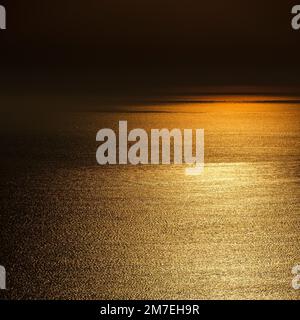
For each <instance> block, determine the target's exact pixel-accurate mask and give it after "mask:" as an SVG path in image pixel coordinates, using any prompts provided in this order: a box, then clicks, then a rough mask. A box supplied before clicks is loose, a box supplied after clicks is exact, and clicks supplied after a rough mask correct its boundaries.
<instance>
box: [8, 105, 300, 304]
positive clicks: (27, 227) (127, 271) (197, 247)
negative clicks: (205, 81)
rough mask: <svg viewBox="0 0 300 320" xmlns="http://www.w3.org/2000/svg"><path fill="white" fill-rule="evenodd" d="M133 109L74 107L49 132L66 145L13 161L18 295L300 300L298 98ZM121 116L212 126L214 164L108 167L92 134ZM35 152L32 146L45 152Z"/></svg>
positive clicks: (208, 157)
mask: <svg viewBox="0 0 300 320" xmlns="http://www.w3.org/2000/svg"><path fill="white" fill-rule="evenodd" d="M136 108H137V107H134V108H132V109H130V110H127V112H123V113H122V112H120V113H103V114H102V113H99V112H97V113H78V114H72V115H68V117H67V118H66V119H64V122H63V126H62V127H61V128H60V130H59V131H56V132H55V133H53V134H52V135H51V134H50V133H48V134H49V136H46V138H47V141H55V142H56V143H57V145H55V144H54V145H53V146H52V148H48V146H47V145H45V149H42V150H40V149H39V152H40V153H39V156H35V157H33V156H31V157H30V158H29V159H28V162H26V161H27V159H26V158H22V162H21V161H20V160H18V159H14V158H13V160H14V161H15V162H14V163H19V164H20V165H19V166H20V168H21V169H22V170H19V171H17V173H18V174H17V175H15V171H16V170H18V166H14V168H13V170H14V174H13V175H12V176H13V178H12V177H11V176H9V179H7V181H8V182H7V183H6V184H4V186H5V188H3V189H2V190H3V193H5V196H6V197H5V201H6V202H5V203H4V205H5V206H4V207H5V208H6V209H7V210H6V211H7V212H12V213H13V214H11V215H9V218H7V220H8V221H9V224H8V225H7V230H14V231H16V232H15V233H14V237H15V239H16V240H14V241H15V242H16V243H18V247H17V248H16V252H17V254H13V255H12V256H11V257H10V259H11V260H10V261H9V262H10V263H9V265H12V266H13V268H14V272H15V274H16V277H15V278H14V279H13V280H12V281H13V283H12V286H13V288H14V290H13V291H10V292H9V293H8V294H11V295H13V296H14V297H15V298H20V297H28V296H30V297H34V298H45V297H48V298H72V299H76V298H78V299H80V298H81V299H82V298H83V299H86V298H89V299H105V298H108V299H143V298H149V299H176V298H178V299H233V298H237V299H243V298H245V299H252V298H255V299H275V298H279V299H299V292H298V291H295V290H293V288H292V287H291V281H292V277H293V276H292V274H291V270H292V267H293V266H294V265H295V264H299V263H300V253H299V245H300V233H299V228H300V204H299V199H300V188H299V185H300V180H299V179H300V172H299V168H300V165H299V159H300V154H299V152H300V151H299V150H300V146H299V141H300V125H299V124H300V123H299V120H300V108H299V105H297V104H295V103H291V104H289V103H283V102H282V103H275V104H274V103H273V104H272V103H255V102H253V103H247V104H243V103H234V104H231V103H224V102H220V103H213V104H203V103H199V104H198V103H195V104H191V103H190V104H185V103H180V104H178V103H176V104H163V105H160V106H157V105H155V106H149V105H147V106H143V107H140V109H138V111H139V112H135V111H136ZM119 120H128V124H129V126H130V127H131V128H141V127H142V128H144V129H146V130H147V131H149V130H151V128H165V127H167V128H169V129H172V128H182V129H183V128H192V129H196V128H204V129H205V169H204V171H203V173H202V174H200V175H193V176H192V175H189V174H188V175H187V174H186V172H185V169H186V168H187V167H186V166H172V165H171V166H150V165H149V166H107V167H100V166H97V165H96V164H95V154H94V150H95V133H96V132H97V131H98V130H99V129H100V128H105V127H106V128H113V126H114V125H115V126H117V125H118V121H119ZM57 132H59V133H57ZM44 138H45V137H44ZM57 141H58V142H57ZM66 141H69V144H66ZM62 142H63V143H62ZM43 145H44V144H43V143H41V146H43ZM22 147H23V140H22ZM20 148H21V147H20ZM26 148H27V150H26V152H30V153H31V154H33V155H34V152H35V149H34V147H33V148H32V149H29V148H30V144H29V145H28V144H26ZM21 150H23V149H21ZM50 151H51V152H50ZM43 155H45V158H43ZM66 155H67V156H66ZM39 157H40V158H39ZM33 158H34V159H36V162H35V163H34V165H33V164H32V159H33ZM40 159H42V160H40ZM62 159H63V160H62ZM9 161H10V162H12V159H11V158H10V159H9ZM22 166H23V167H22ZM28 168H31V169H30V171H29V169H28ZM49 168H50V169H49ZM5 175H8V173H7V172H4V173H3V176H4V177H6V176H5ZM2 181H6V180H5V179H4V180H2ZM2 183H4V182H2ZM15 212H18V213H20V214H21V216H20V215H18V217H17V218H15V214H14V213H15ZM28 217H29V218H30V220H28ZM32 217H34V219H33V218H32ZM14 224H16V226H17V227H14ZM11 225H13V227H11ZM4 232H7V231H6V230H4ZM41 234H42V235H43V236H42V237H41ZM10 237H11V233H10V234H9V235H7V238H10ZM28 240H30V241H28ZM23 243H26V246H25V245H22V244H23ZM4 249H5V251H6V252H8V251H9V250H8V249H7V248H4ZM9 249H10V248H9ZM83 270H84V272H83ZM32 274H34V277H33V280H32V281H31V283H30V286H29V287H28V279H29V278H32ZM53 279H55V281H53Z"/></svg>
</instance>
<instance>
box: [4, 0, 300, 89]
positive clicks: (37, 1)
mask: <svg viewBox="0 0 300 320" xmlns="http://www.w3.org/2000/svg"><path fill="white" fill-rule="evenodd" d="M299 2H300V1H299ZM0 3H1V4H2V5H5V6H6V9H7V27H8V29H7V30H6V31H1V32H0V46H1V62H0V66H1V70H2V72H1V74H2V76H1V87H2V88H5V90H14V89H15V88H21V87H22V86H30V85H31V87H32V88H36V89H35V90H48V89H49V88H51V90H56V91H59V90H61V91H63V92H64V91H67V90H69V91H72V90H73V91H75V89H76V90H82V91H83V92H84V91H86V92H87V93H88V92H89V90H93V91H99V92H101V91H106V90H108V91H110V92H114V88H119V90H122V89H123V90H125V91H126V90H128V91H132V92H134V90H135V88H141V87H142V88H143V90H144V91H145V92H147V91H151V90H152V91H153V90H154V91H155V90H158V89H160V90H162V91H163V89H164V88H167V87H172V86H173V87H195V88H196V87H197V86H198V87H200V86H274V85H276V86H298V85H299V84H300V63H299V56H300V31H298V32H297V31H293V30H292V28H291V13H290V12H291V8H292V6H293V5H295V4H297V1H289V0H263V1H262V0H213V1H204V0H203V1H200V0H184V1H183V0H52V1H46V0H43V1H41V0H9V1H5V0H0ZM299 4H300V3H299ZM89 88H90V89H89ZM91 88H92V89H91ZM2 91H3V89H2Z"/></svg>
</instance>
